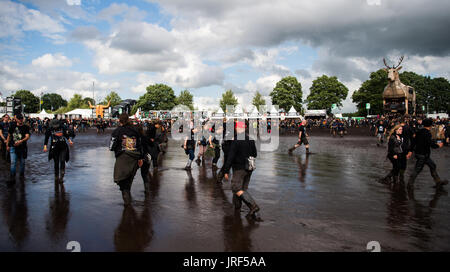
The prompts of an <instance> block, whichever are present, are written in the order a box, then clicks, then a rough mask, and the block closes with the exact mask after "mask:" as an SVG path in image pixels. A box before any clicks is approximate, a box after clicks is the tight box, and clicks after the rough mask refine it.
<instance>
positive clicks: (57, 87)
mask: <svg viewBox="0 0 450 272" xmlns="http://www.w3.org/2000/svg"><path fill="white" fill-rule="evenodd" d="M92 82H94V83H95V97H96V99H100V98H104V97H105V96H106V95H107V93H109V92H110V91H112V90H118V89H119V88H121V87H122V85H121V83H120V82H118V81H105V80H99V79H98V78H97V77H96V76H95V75H93V74H90V73H80V72H76V71H71V70H68V69H67V68H64V67H59V68H58V69H42V67H41V66H36V65H19V64H18V63H12V62H10V63H5V62H1V61H0V89H1V90H4V92H3V95H7V94H9V93H11V92H14V91H17V90H19V89H26V90H30V91H32V92H33V93H34V94H36V95H39V94H40V93H41V92H48V93H59V94H61V95H62V96H63V97H64V98H65V99H70V98H71V97H72V96H73V95H74V94H81V95H83V97H92Z"/></svg>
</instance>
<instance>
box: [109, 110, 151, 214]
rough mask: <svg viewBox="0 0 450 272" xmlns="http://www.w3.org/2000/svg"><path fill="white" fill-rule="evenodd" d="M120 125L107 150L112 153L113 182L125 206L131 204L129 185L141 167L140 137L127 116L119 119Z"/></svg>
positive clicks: (124, 115) (124, 114) (123, 114)
mask: <svg viewBox="0 0 450 272" xmlns="http://www.w3.org/2000/svg"><path fill="white" fill-rule="evenodd" d="M119 122H120V125H119V127H118V128H116V129H115V130H114V131H113V132H112V134H111V142H110V146H109V149H110V150H111V151H114V154H115V156H116V163H115V165H114V182H115V183H116V184H117V185H119V187H120V190H121V191H122V198H123V202H124V205H125V206H128V205H130V204H131V193H130V190H131V184H132V183H133V179H134V176H135V175H136V172H137V170H138V168H139V167H142V165H143V163H144V162H143V159H144V154H143V150H142V143H141V135H140V134H139V132H138V131H137V130H136V128H134V127H133V126H132V124H131V123H130V122H129V119H128V114H126V113H122V114H121V115H120V117H119Z"/></svg>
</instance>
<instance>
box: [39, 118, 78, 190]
mask: <svg viewBox="0 0 450 272" xmlns="http://www.w3.org/2000/svg"><path fill="white" fill-rule="evenodd" d="M74 136H75V134H74V132H73V131H72V132H71V131H70V130H69V129H67V127H66V126H64V124H63V123H62V122H61V121H60V120H58V119H56V118H55V119H53V120H52V121H50V126H49V129H48V130H47V131H46V132H45V139H44V152H47V151H48V149H47V145H48V140H49V139H50V150H49V153H48V160H49V161H50V160H52V159H53V162H54V166H55V182H58V181H60V182H61V183H62V182H64V175H65V172H66V162H68V161H69V158H70V155H69V146H68V144H67V142H69V144H70V146H72V145H73V142H72V140H71V139H70V138H72V139H73V138H74Z"/></svg>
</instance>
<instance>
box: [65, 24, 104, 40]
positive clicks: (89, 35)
mask: <svg viewBox="0 0 450 272" xmlns="http://www.w3.org/2000/svg"><path fill="white" fill-rule="evenodd" d="M100 36H101V34H100V31H99V30H98V29H97V28H96V27H95V26H80V27H78V28H76V29H75V30H74V31H72V32H71V33H70V38H72V39H74V40H76V41H86V40H94V39H98V38H99V37H100Z"/></svg>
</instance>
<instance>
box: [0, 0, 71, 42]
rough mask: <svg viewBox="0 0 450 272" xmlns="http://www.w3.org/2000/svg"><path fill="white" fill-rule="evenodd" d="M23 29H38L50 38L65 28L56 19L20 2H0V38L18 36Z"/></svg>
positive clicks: (20, 35) (57, 37)
mask: <svg viewBox="0 0 450 272" xmlns="http://www.w3.org/2000/svg"><path fill="white" fill-rule="evenodd" d="M24 31H38V32H40V33H41V34H42V35H43V36H46V37H48V38H51V39H54V38H56V39H60V38H61V37H60V36H53V35H55V34H58V33H63V32H65V31H66V30H65V28H64V26H63V25H61V24H60V23H59V22H58V21H57V20H54V19H52V18H51V17H49V16H48V15H46V14H43V13H41V12H40V11H38V10H35V9H28V8H26V7H25V6H24V5H22V4H18V3H14V2H11V1H1V2H0V38H5V37H13V38H20V37H22V36H23V32H24Z"/></svg>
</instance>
